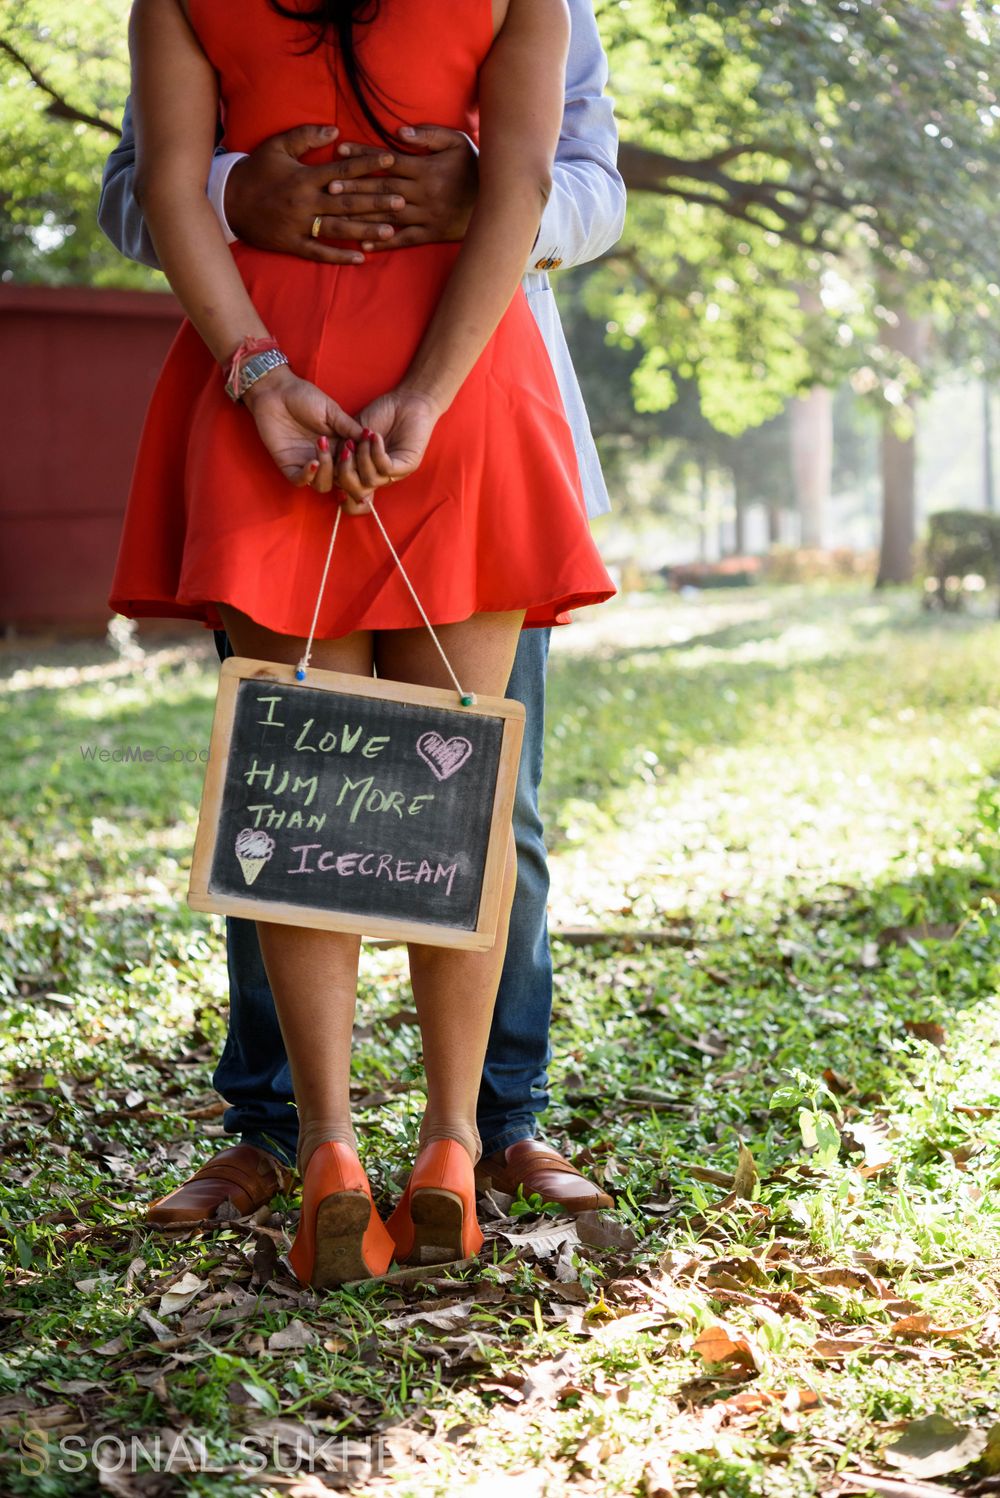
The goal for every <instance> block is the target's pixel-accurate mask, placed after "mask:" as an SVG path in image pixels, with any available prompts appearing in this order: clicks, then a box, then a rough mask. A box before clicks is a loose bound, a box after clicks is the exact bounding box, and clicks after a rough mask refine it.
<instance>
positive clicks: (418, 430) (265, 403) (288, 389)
mask: <svg viewBox="0 0 1000 1498" xmlns="http://www.w3.org/2000/svg"><path fill="white" fill-rule="evenodd" d="M243 401H244V403H245V405H246V406H247V407H248V408H249V410H250V413H251V415H252V416H253V419H254V422H255V423H256V426H257V432H258V434H259V436H260V439H261V441H262V442H263V443H264V446H265V447H266V448H267V450H268V452H269V453H270V454H271V457H272V458H273V459H274V461H275V463H276V464H277V466H278V468H279V469H280V470H281V472H282V473H283V474H284V476H285V478H287V479H288V481H289V482H290V483H292V484H294V485H295V486H296V487H298V488H301V487H303V486H304V485H309V487H310V488H312V489H315V490H316V491H317V493H319V494H329V493H330V492H331V491H339V493H340V495H341V496H342V504H343V508H344V511H345V513H346V514H348V515H364V514H367V513H368V512H369V510H370V509H371V505H370V500H371V496H372V494H373V493H374V491H375V490H376V489H380V488H382V487H383V486H384V485H386V484H392V483H395V482H397V481H398V480H399V479H402V478H406V477H407V475H408V474H411V473H413V472H414V471H415V470H416V469H417V467H418V466H419V464H420V461H421V459H422V458H423V456H424V453H425V451H426V449H427V444H428V442H429V441H430V437H431V434H432V432H433V430H434V426H435V423H436V422H437V419H438V417H439V415H440V414H441V413H440V409H439V407H438V406H437V404H436V403H435V401H434V400H433V399H432V398H431V397H430V396H429V395H427V394H425V393H423V392H421V391H416V390H409V389H404V388H400V389H397V390H392V391H389V392H388V393H387V394H386V395H381V396H379V397H378V398H377V399H376V400H374V401H371V402H370V403H369V404H368V405H367V406H366V407H365V409H364V410H363V411H362V412H361V413H360V415H359V416H358V418H357V419H355V418H353V417H351V416H348V414H347V412H346V411H344V410H343V408H342V407H341V406H339V405H338V404H337V402H336V401H335V400H333V399H331V397H330V396H328V395H326V394H324V392H323V391H322V390H320V389H319V388H318V387H317V386H316V385H313V384H311V383H310V382H309V381H308V380H303V379H300V378H299V376H298V375H296V374H295V373H294V372H293V371H292V370H291V369H289V368H288V366H287V365H283V366H281V367H279V368H278V369H274V370H272V371H271V372H270V373H269V374H268V375H267V376H266V377H265V378H264V379H261V380H258V381H257V383H256V384H254V385H252V386H251V387H250V389H249V390H247V391H246V393H245V394H244V396H243Z"/></svg>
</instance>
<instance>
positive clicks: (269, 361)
mask: <svg viewBox="0 0 1000 1498" xmlns="http://www.w3.org/2000/svg"><path fill="white" fill-rule="evenodd" d="M287 363H288V358H287V356H286V355H285V354H283V353H282V352H281V350H280V349H276V348H271V349H267V350H265V352H264V353H263V354H251V355H250V357H249V358H248V359H243V360H241V362H240V372H239V376H238V380H237V384H236V385H235V386H234V385H233V383H232V381H228V382H227V384H226V394H227V395H228V396H229V398H230V400H234V401H241V400H242V399H243V397H244V396H245V395H246V393H247V391H248V390H249V389H250V386H251V385H256V383H257V381H258V380H262V379H263V378H264V376H265V375H266V374H270V372H271V370H272V369H279V368H280V367H281V365H282V364H287Z"/></svg>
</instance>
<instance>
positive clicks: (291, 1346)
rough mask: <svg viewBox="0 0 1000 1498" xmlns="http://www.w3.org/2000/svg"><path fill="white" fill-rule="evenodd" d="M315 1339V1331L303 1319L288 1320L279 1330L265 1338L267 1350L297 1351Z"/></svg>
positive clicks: (309, 1345)
mask: <svg viewBox="0 0 1000 1498" xmlns="http://www.w3.org/2000/svg"><path fill="white" fill-rule="evenodd" d="M315 1341H316V1333H315V1332H314V1331H313V1329H312V1327H310V1326H306V1324H305V1322H304V1321H290V1322H289V1323H288V1325H287V1326H285V1327H282V1329H281V1330H280V1331H277V1332H272V1333H271V1335H270V1336H269V1337H268V1339H267V1350H268V1352H299V1351H300V1350H301V1349H302V1348H303V1347H311V1346H312V1345H313V1343H314V1342H315Z"/></svg>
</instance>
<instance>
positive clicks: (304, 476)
mask: <svg viewBox="0 0 1000 1498" xmlns="http://www.w3.org/2000/svg"><path fill="white" fill-rule="evenodd" d="M278 467H279V468H280V469H281V471H282V473H283V474H284V475H285V478H286V479H287V480H288V482H289V483H290V484H294V485H295V487H296V489H304V488H305V486H306V485H307V484H311V483H312V481H313V479H314V478H315V477H316V475H317V473H318V472H319V459H318V458H312V459H310V461H309V462H308V463H303V464H301V465H300V466H296V465H295V464H294V463H282V462H281V461H280V459H279V460H278Z"/></svg>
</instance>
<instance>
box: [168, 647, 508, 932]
mask: <svg viewBox="0 0 1000 1498" xmlns="http://www.w3.org/2000/svg"><path fill="white" fill-rule="evenodd" d="M260 687H263V688H264V689H265V690H264V691H263V692H261V691H260V690H259V688H260ZM385 728H392V729H393V730H394V732H391V733H383V732H380V730H381V729H385ZM420 730H422V731H420ZM523 730H524V707H523V706H522V704H521V703H520V702H516V701H513V700H510V699H507V698H502V697H480V698H478V699H477V701H476V703H475V705H474V706H472V707H462V706H460V705H459V703H458V701H457V698H456V694H455V693H454V692H452V691H445V690H442V689H440V688H437V687H424V686H415V685H413V684H411V683H407V682H392V681H383V680H381V679H378V678H374V677H365V676H348V675H345V674H343V673H341V672H335V671H319V670H312V669H310V671H309V675H308V679H307V680H306V681H305V682H298V681H296V679H295V667H294V666H290V665H282V664H279V663H277V662H274V661H256V660H249V659H246V658H244V657H240V656H234V657H231V658H229V659H228V660H226V661H224V662H223V664H222V669H221V674H220V679H219V693H218V698H217V700H216V708H215V719H214V722H213V725H212V739H211V745H210V749H209V757H208V765H207V768H206V773H205V786H204V791H203V793H202V803H201V814H200V817H199V821H198V832H197V836H196V839H195V847H194V856H193V858H192V863H191V879H190V884H189V888H188V903H189V905H190V906H191V907H192V909H194V910H199V911H210V912H213V913H216V914H220V915H232V916H243V917H246V918H248V919H251V920H258V921H274V922H278V923H279V924H282V925H291V926H312V927H319V928H320V929H322V930H328V931H345V932H353V933H354V934H364V935H366V936H369V937H374V938H383V939H384V938H391V939H396V940H402V941H412V942H420V943H424V944H427V945H432V946H443V947H455V948H459V949H464V950H467V951H488V950H489V949H490V948H491V947H492V946H493V945H494V943H495V941H496V929H497V921H498V918H499V910H500V892H501V887H502V883H503V874H504V863H505V856H506V849H507V839H508V836H509V833H510V822H511V813H512V810H513V804H514V793H515V789H516V786H517V774H518V765H519V762H520V752H521V739H522V736H523ZM449 733H450V734H451V736H450V737H446V735H448V734H449ZM247 755H250V756H251V758H250V759H249V760H247V759H246V756H247ZM241 757H242V761H243V762H242V763H241ZM470 760H474V761H475V763H474V764H473V765H470V766H469V768H468V770H467V772H466V774H465V775H464V776H462V775H461V773H460V772H461V771H462V769H463V767H464V766H466V762H467V761H470ZM345 766H348V767H350V768H351V770H352V774H348V773H347V770H346V768H345ZM307 772H311V773H307ZM376 773H378V775H379V776H380V779H379V781H378V783H376ZM352 776H354V777H356V778H352ZM456 777H459V778H456ZM338 786H339V792H338V790H337V788H338ZM258 787H259V789H258ZM254 796H256V797H257V798H258V799H256V800H252V799H251V798H252V797H254ZM261 796H265V797H267V798H269V799H266V800H261V799H260V797H261ZM345 823H346V828H347V829H349V832H348V833H347V842H346V844H345V845H342V846H339V847H338V846H337V841H336V840H337V838H338V837H340V838H343V837H344V834H345ZM333 824H336V825H333ZM234 830H235V838H234V837H233V833H234ZM293 832H294V839H291V840H290V834H291V833H293ZM421 839H424V840H425V842H426V847H425V846H424V843H422V842H421ZM331 841H332V844H333V845H332V846H327V844H328V843H330V842H331ZM369 843H370V844H371V846H367V844H369ZM278 848H280V851H281V855H282V856H281V859H280V860H279V861H278V862H273V863H272V860H273V859H274V854H275V852H276V851H277V850H278ZM400 850H402V853H404V854H410V855H411V856H410V857H402V856H400ZM418 855H419V856H418ZM424 855H426V856H424ZM289 860H290V863H291V866H290V867H289ZM323 874H325V875H327V876H328V877H327V878H325V879H324V878H322V877H320V878H317V877H316V876H317V875H323ZM299 875H310V876H313V877H311V878H308V879H303V880H302V881H301V882H298V881H297V876H299ZM261 876H263V877H261ZM359 876H360V877H359ZM364 876H368V877H364ZM292 880H296V882H295V883H294V884H293V885H292V889H293V890H294V891H295V894H294V896H293V895H292V891H291V890H290V889H289V887H288V886H289V883H290V881H292Z"/></svg>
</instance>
